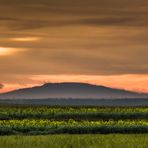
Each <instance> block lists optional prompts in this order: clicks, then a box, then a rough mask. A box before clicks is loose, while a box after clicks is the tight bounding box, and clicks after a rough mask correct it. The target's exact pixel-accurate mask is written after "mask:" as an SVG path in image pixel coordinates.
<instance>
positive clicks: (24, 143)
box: [0, 134, 148, 148]
mask: <svg viewBox="0 0 148 148" xmlns="http://www.w3.org/2000/svg"><path fill="white" fill-rule="evenodd" d="M147 139H148V135H147V134H142V135H132V134H129V135H125V134H124V135H123V134H122V135H121V134H110V135H48V136H2V137H0V147H2V148H147V146H148V140H147Z"/></svg>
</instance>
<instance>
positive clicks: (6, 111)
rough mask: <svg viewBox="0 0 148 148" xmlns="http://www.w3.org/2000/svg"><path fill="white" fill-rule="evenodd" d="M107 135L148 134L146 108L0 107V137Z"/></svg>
mask: <svg viewBox="0 0 148 148" xmlns="http://www.w3.org/2000/svg"><path fill="white" fill-rule="evenodd" d="M109 133H124V134H125V133H127V134H128V133H130V134H132V133H133V134H138V133H148V108H147V107H48V106H19V105H15V106H11V105H9V106H8V105H6V106H4V105H3V106H0V135H20V134H21V135H22V134H23V135H48V134H109Z"/></svg>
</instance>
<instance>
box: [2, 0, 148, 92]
mask: <svg viewBox="0 0 148 148" xmlns="http://www.w3.org/2000/svg"><path fill="white" fill-rule="evenodd" d="M47 82H87V83H92V84H98V85H105V86H109V87H113V88H123V89H127V90H132V91H138V92H148V85H147V84H148V1H147V0H0V93H2V92H6V91H10V90H13V89H18V88H24V87H32V86H35V85H41V84H43V83H47Z"/></svg>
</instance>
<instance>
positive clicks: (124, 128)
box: [0, 119, 148, 135]
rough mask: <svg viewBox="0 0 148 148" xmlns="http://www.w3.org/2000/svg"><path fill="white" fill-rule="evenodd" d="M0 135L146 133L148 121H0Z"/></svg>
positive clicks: (147, 131)
mask: <svg viewBox="0 0 148 148" xmlns="http://www.w3.org/2000/svg"><path fill="white" fill-rule="evenodd" d="M0 133H1V135H8V134H56V133H59V134H61V133H69V134H85V133H95V134H96V133H102V134H106V133H148V121H144V120H142V121H130V120H128V121H126V120H119V121H75V120H73V119H70V120H69V121H49V120H27V119H26V120H6V121H0Z"/></svg>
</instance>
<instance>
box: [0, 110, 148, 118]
mask: <svg viewBox="0 0 148 148" xmlns="http://www.w3.org/2000/svg"><path fill="white" fill-rule="evenodd" d="M26 118H27V119H55V120H68V119H71V118H72V119H75V120H110V119H113V120H120V119H122V120H123V119H131V120H134V119H135V120H136V119H148V108H118V107H117V108H97V107H93V108H89V107H85V108H84V107H82V108H81V107H80V108H74V107H73V108H72V107H65V108H64V107H63V108H62V107H61V108H60V107H58V108H56V107H55V108H54V107H0V119H1V120H8V119H26Z"/></svg>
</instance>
